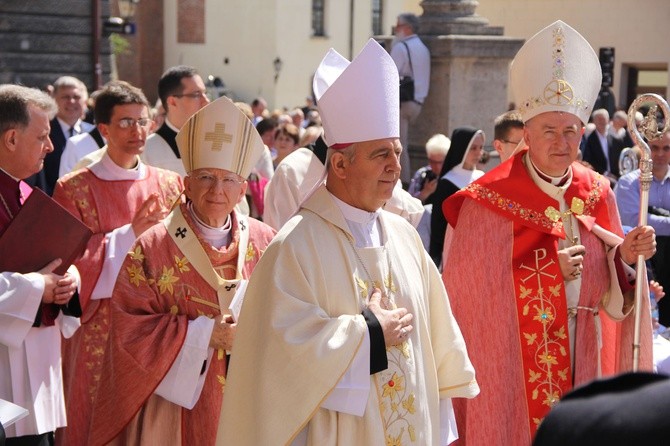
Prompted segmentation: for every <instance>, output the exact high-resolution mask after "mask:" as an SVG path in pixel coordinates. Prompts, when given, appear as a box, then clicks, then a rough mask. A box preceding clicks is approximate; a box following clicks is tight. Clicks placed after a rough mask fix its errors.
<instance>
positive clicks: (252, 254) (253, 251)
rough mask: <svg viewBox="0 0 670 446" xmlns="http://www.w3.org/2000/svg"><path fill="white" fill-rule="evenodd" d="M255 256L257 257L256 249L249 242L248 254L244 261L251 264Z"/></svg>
mask: <svg viewBox="0 0 670 446" xmlns="http://www.w3.org/2000/svg"><path fill="white" fill-rule="evenodd" d="M255 256H256V248H254V245H253V243H251V242H249V246H247V253H246V256H245V257H244V259H245V261H247V262H250V261H251V260H253V258H254V257H255Z"/></svg>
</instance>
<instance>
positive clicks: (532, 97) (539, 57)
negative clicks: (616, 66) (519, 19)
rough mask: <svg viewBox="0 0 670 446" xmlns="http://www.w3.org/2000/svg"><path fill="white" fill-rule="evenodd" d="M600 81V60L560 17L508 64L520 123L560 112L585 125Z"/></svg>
mask: <svg viewBox="0 0 670 446" xmlns="http://www.w3.org/2000/svg"><path fill="white" fill-rule="evenodd" d="M601 81H602V70H601V68H600V62H599V61H598V56H596V53H595V52H594V51H593V48H591V45H589V43H588V42H587V41H586V39H584V37H582V35H581V34H579V33H578V32H577V31H575V30H574V29H573V28H571V27H570V26H569V25H568V24H567V23H564V22H562V21H560V20H558V21H556V22H554V23H552V24H551V25H549V26H547V27H546V28H544V29H543V30H542V31H540V32H538V33H537V34H535V35H534V36H533V37H531V38H530V39H529V40H528V41H527V42H526V43H525V44H524V45H523V47H521V49H520V50H519V52H518V53H517V54H516V56H515V57H514V60H513V61H512V65H511V66H510V85H511V87H512V92H513V95H514V100H515V102H516V104H517V107H518V109H519V112H520V113H521V116H522V117H523V120H524V122H526V121H528V120H529V119H531V118H532V117H533V116H536V115H539V114H540V113H544V112H550V111H560V112H566V113H572V114H573V115H575V116H577V117H578V118H579V119H581V120H582V122H583V123H584V124H586V123H587V122H588V120H589V116H590V115H591V111H592V110H593V105H594V104H595V101H596V98H597V97H598V92H599V91H600V84H601Z"/></svg>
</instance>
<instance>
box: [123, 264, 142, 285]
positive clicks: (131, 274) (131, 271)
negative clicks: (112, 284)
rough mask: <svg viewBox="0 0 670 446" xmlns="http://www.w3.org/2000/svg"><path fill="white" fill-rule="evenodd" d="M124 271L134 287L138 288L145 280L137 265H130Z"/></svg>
mask: <svg viewBox="0 0 670 446" xmlns="http://www.w3.org/2000/svg"><path fill="white" fill-rule="evenodd" d="M126 270H127V271H128V280H129V281H130V283H132V284H133V285H135V286H136V287H139V286H140V282H144V281H146V280H147V278H146V277H144V271H143V270H142V268H141V267H139V266H137V265H130V266H128V267H126Z"/></svg>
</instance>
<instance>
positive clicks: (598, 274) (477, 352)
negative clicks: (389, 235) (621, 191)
mask: <svg viewBox="0 0 670 446" xmlns="http://www.w3.org/2000/svg"><path fill="white" fill-rule="evenodd" d="M525 153H526V152H522V153H520V154H518V155H516V156H515V157H514V158H512V159H510V160H508V161H507V162H505V163H503V164H502V165H500V166H499V167H498V168H496V169H494V170H493V171H491V172H490V173H488V174H487V175H485V176H484V177H482V178H481V179H479V180H478V181H476V182H474V183H472V184H470V185H469V186H467V187H466V188H465V189H463V190H461V191H459V192H458V193H457V194H455V195H453V196H452V197H450V198H449V199H448V200H446V201H445V202H444V203H443V211H444V213H445V216H446V218H447V221H448V222H449V225H450V226H452V227H453V228H454V232H453V237H452V238H451V241H452V244H451V247H450V248H449V251H448V252H446V253H445V257H446V260H445V271H444V274H443V276H444V280H445V285H446V287H447V292H448V293H449V297H450V299H451V302H452V305H453V308H454V315H455V316H456V319H457V320H458V321H459V325H460V326H461V328H462V330H463V336H464V338H465V340H466V345H467V346H468V351H469V352H470V356H471V358H472V360H473V365H474V366H475V370H476V371H477V377H478V380H482V381H481V383H482V385H481V388H482V393H481V394H480V396H478V397H477V398H476V399H474V400H472V401H468V402H460V401H459V402H457V403H456V404H455V406H456V408H457V417H458V420H459V433H460V434H461V442H460V443H459V444H484V443H482V442H488V443H490V444H496V441H498V439H499V440H504V441H508V442H510V443H509V444H517V443H515V442H520V443H518V444H524V443H529V442H530V439H531V438H532V436H533V435H534V433H535V430H536V429H537V425H538V424H539V423H540V421H541V420H542V418H543V417H544V416H545V415H546V413H547V412H548V411H549V409H550V408H551V406H552V405H553V404H554V402H556V401H557V400H558V399H559V398H560V397H561V396H562V395H563V394H564V393H565V392H566V391H568V390H570V389H571V388H572V387H573V385H574V384H578V383H582V382H585V381H588V380H590V379H594V378H596V377H597V376H598V369H599V367H602V372H603V373H606V374H607V373H614V372H616V371H618V370H621V369H622V368H623V369H625V368H626V367H625V366H624V367H622V365H623V363H624V362H626V360H625V359H624V358H621V357H619V355H620V350H619V347H621V346H622V345H623V344H622V343H621V341H620V337H621V332H620V331H619V329H620V327H616V326H615V325H614V324H613V322H612V321H611V320H609V319H608V318H607V317H606V316H605V314H604V312H601V313H600V322H601V325H602V337H603V345H604V348H603V349H602V350H600V349H599V347H598V345H597V337H598V334H597V333H598V330H600V329H601V328H600V327H599V323H598V322H597V321H596V320H595V317H594V316H595V315H597V314H598V308H599V305H600V304H601V302H600V299H601V297H602V296H603V295H605V294H606V292H607V290H608V289H609V286H610V278H609V270H608V267H607V260H606V249H605V246H604V244H603V243H602V241H600V239H598V238H597V237H595V236H594V235H593V233H592V232H591V230H592V228H593V227H594V225H596V224H597V225H598V226H600V227H602V228H604V229H605V230H607V231H610V232H612V233H615V234H618V235H621V226H620V223H619V221H618V217H617V211H616V206H615V204H614V200H613V199H612V193H611V190H610V186H609V182H608V181H607V180H606V179H604V178H603V177H602V176H601V175H599V174H597V173H595V172H594V171H592V170H590V169H587V168H585V167H583V166H582V165H580V164H578V163H574V164H573V165H572V171H573V177H572V181H571V183H570V185H569V186H568V189H567V191H566V193H565V195H564V198H565V200H566V202H567V203H568V205H569V206H570V209H571V212H572V214H573V215H574V216H575V217H576V218H577V220H578V222H579V231H580V235H581V243H582V244H583V245H585V246H586V249H587V255H586V256H585V261H584V271H583V275H582V285H581V290H580V298H579V307H580V308H583V309H584V311H577V315H576V317H577V332H576V339H577V341H576V344H575V349H576V351H575V352H574V356H575V370H572V368H571V361H570V339H569V331H568V308H567V301H566V295H565V283H564V280H563V277H562V274H561V271H560V267H559V263H558V256H557V250H558V241H559V238H565V236H566V234H565V230H564V228H563V223H562V219H561V218H560V213H559V211H558V209H560V205H559V203H558V202H557V201H556V200H554V199H553V198H551V197H550V196H548V195H547V194H545V193H544V192H542V191H541V190H540V189H539V188H538V186H537V185H536V184H535V183H534V182H533V180H532V178H531V177H530V176H529V175H528V173H527V172H526V167H525V166H524V163H523V159H522V158H523V156H524V154H525ZM470 200H472V201H470ZM473 202H474V203H473ZM463 214H464V217H463ZM461 217H463V218H464V221H462V220H461ZM473 252H474V253H478V254H477V255H478V256H479V255H480V254H479V253H482V254H481V255H483V256H484V258H483V259H482V260H481V262H480V260H479V258H473V257H472V253H473ZM500 255H502V257H500ZM492 256H493V258H491V257H492ZM473 262H476V263H477V268H476V270H475V271H473ZM480 268H481V271H480V270H479V269H480ZM480 273H481V274H484V275H485V276H486V277H482V278H481V280H480V279H479V277H473V276H479V274H480ZM616 283H617V282H616V280H615V281H614V284H616ZM511 297H513V299H510V298H511ZM492 308H493V310H492ZM586 310H588V311H586ZM489 311H492V313H491V315H490V317H488V318H487V316H486V315H487V314H488V312H489ZM628 319H632V318H628ZM617 325H620V324H617ZM599 350H600V360H601V361H600V364H598V352H599ZM507 355H509V356H507ZM501 356H503V357H502V358H501ZM630 357H631V358H632V354H631V355H630ZM645 360H649V357H648V356H645ZM647 362H648V361H647ZM645 363H646V362H645V361H643V362H642V364H645ZM487 384H488V386H487ZM522 402H525V405H524V404H523V403H522ZM519 406H523V407H519ZM481 417H485V418H484V419H482V418H481ZM506 420H509V421H506ZM512 420H513V421H512ZM481 423H488V424H491V423H500V424H502V425H503V426H502V427H501V426H500V425H499V424H496V425H495V426H497V428H495V429H494V428H493V427H492V428H491V430H490V432H491V433H492V435H487V434H486V433H485V432H487V428H486V426H483V427H482V426H481ZM510 423H514V424H516V425H517V426H516V427H512V426H509V425H507V424H510ZM521 424H522V425H524V426H525V427H522V426H519V425H521ZM477 426H479V428H478V427H477ZM478 429H479V431H478ZM496 430H497V431H498V433H496ZM503 432H504V433H503ZM501 433H502V434H501ZM496 435H499V437H498V439H496V437H495V436H496Z"/></svg>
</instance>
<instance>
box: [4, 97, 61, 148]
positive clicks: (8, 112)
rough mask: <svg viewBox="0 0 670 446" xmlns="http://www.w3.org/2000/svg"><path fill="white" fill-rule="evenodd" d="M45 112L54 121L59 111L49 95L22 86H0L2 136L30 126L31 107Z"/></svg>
mask: <svg viewBox="0 0 670 446" xmlns="http://www.w3.org/2000/svg"><path fill="white" fill-rule="evenodd" d="M31 105H32V106H34V107H37V108H39V109H41V110H44V111H45V112H47V114H48V115H49V120H51V119H53V117H54V116H55V114H56V111H57V110H58V107H57V106H56V102H55V101H54V100H53V98H52V97H51V96H49V94H47V93H45V92H43V91H41V90H38V89H36V88H28V87H24V86H21V85H14V84H5V85H0V135H2V134H4V133H5V132H6V131H7V130H10V129H15V128H25V127H27V126H28V125H29V124H30V109H29V107H30V106H31Z"/></svg>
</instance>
